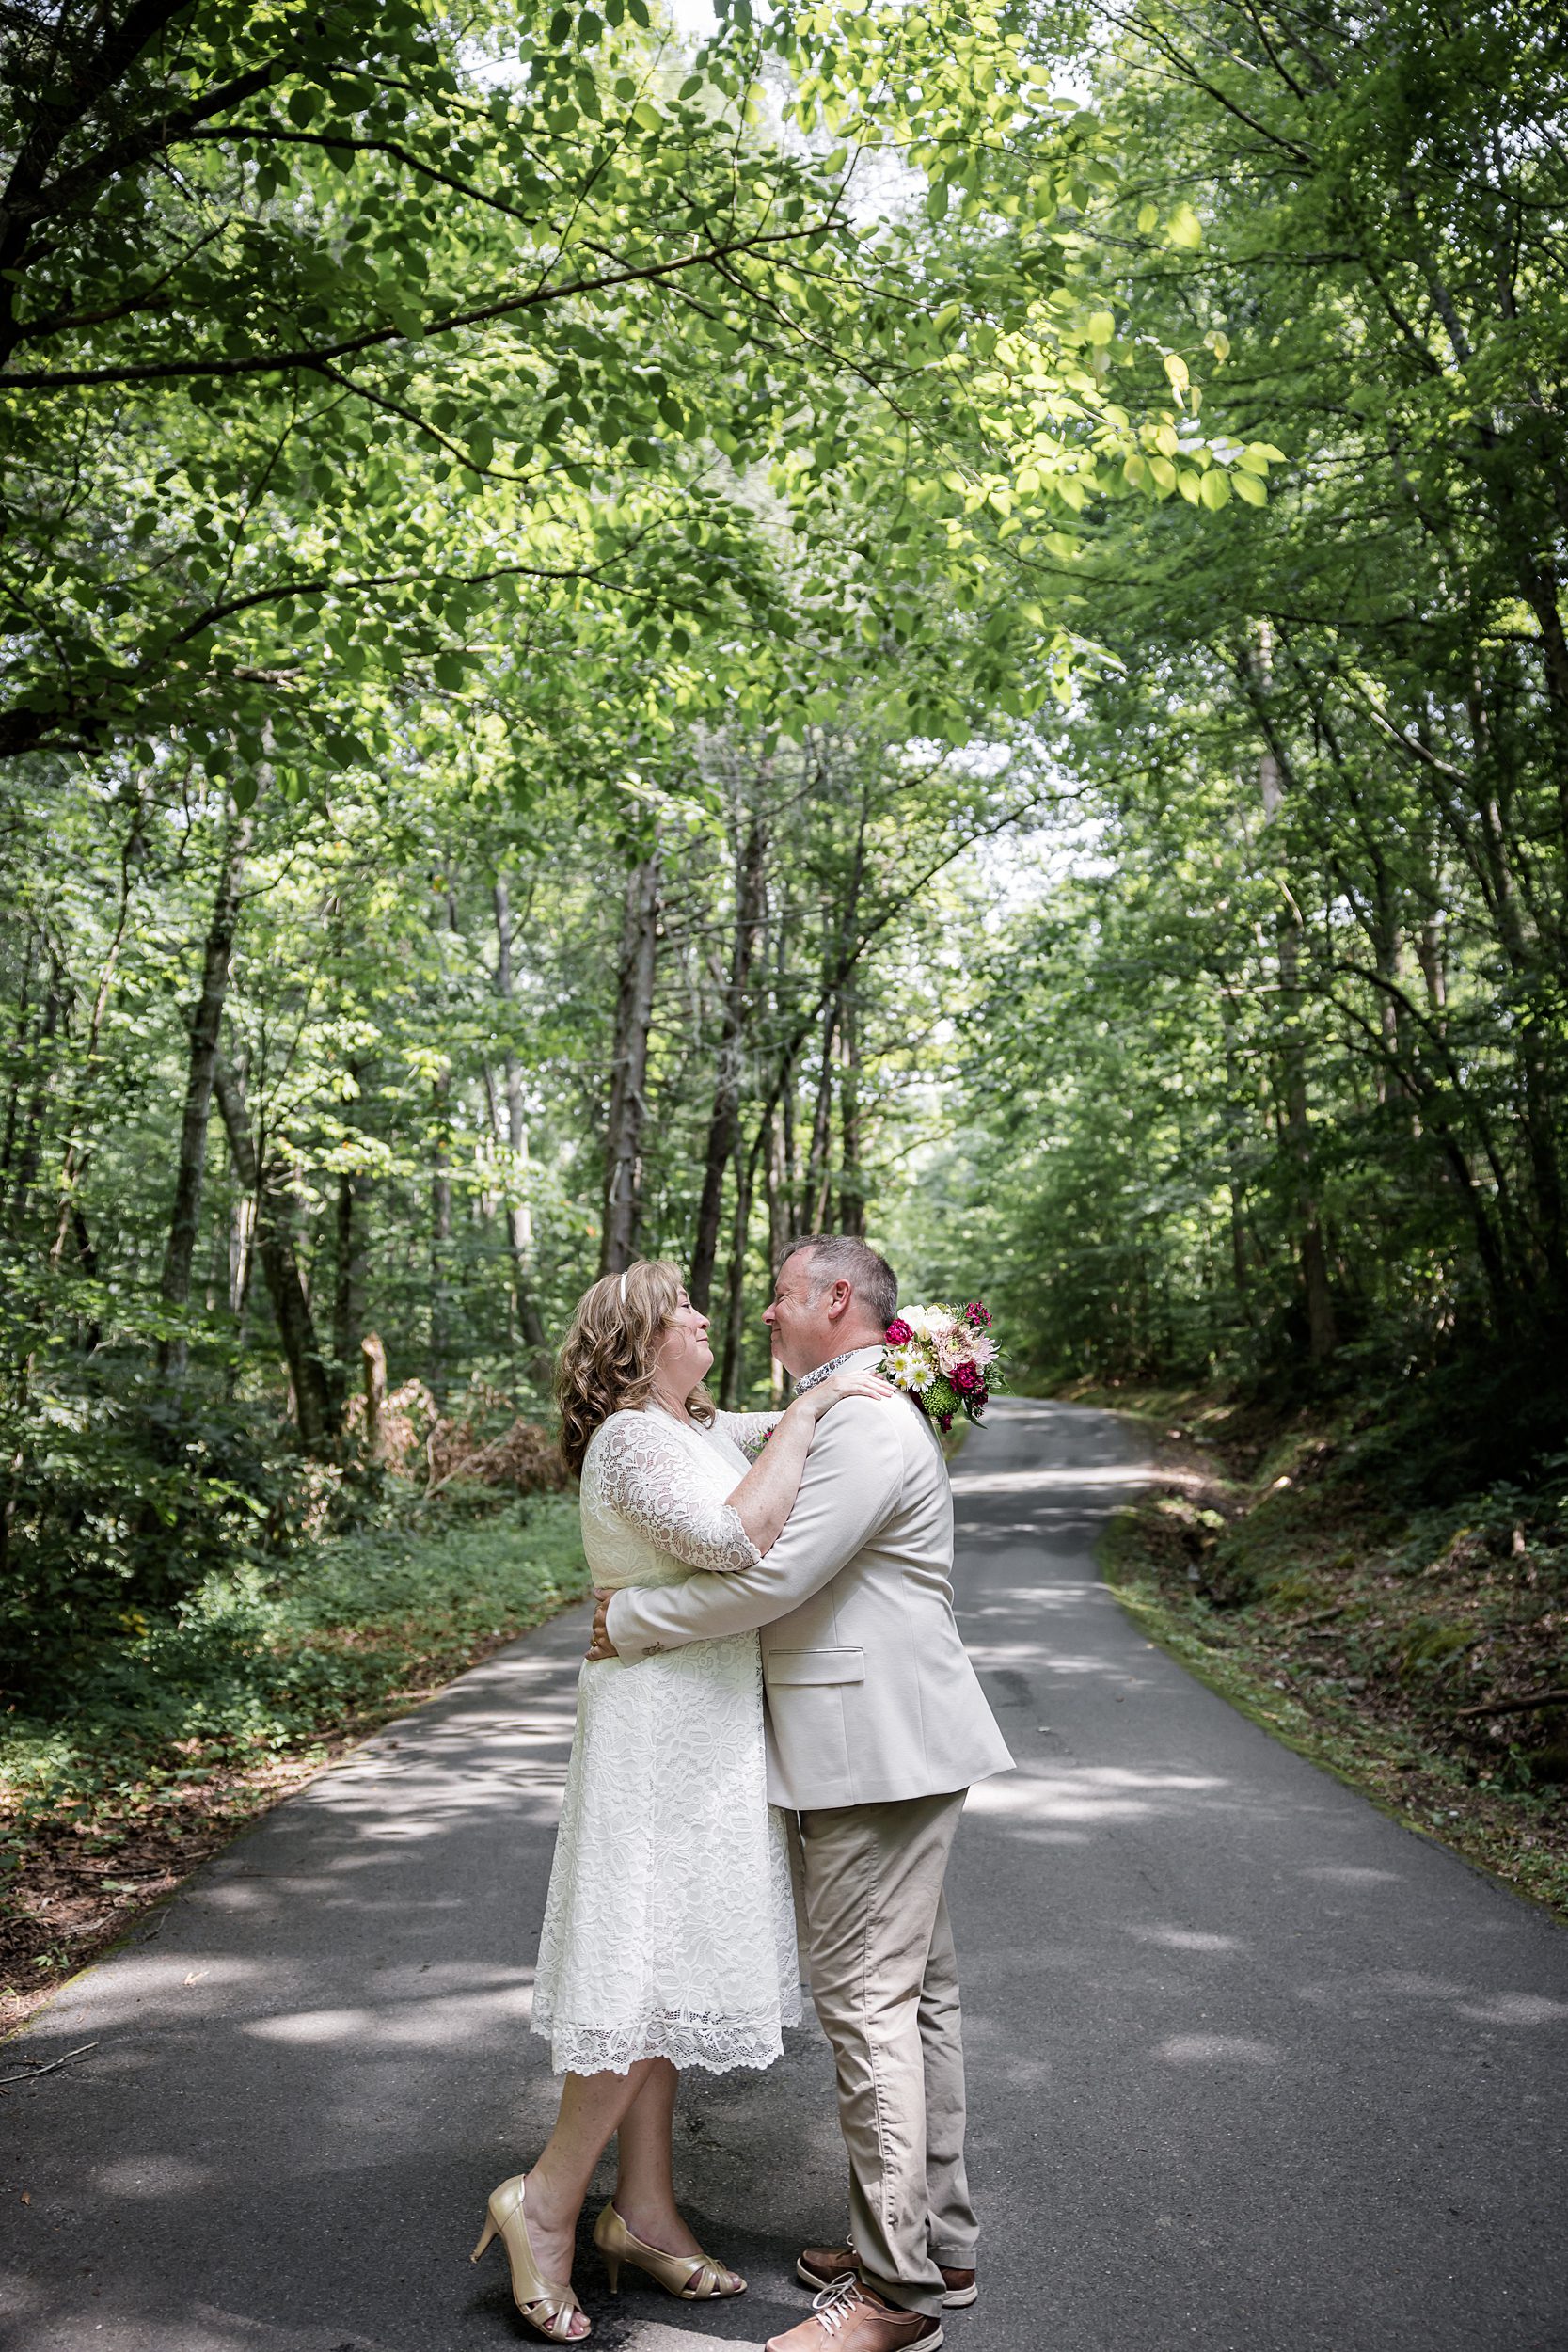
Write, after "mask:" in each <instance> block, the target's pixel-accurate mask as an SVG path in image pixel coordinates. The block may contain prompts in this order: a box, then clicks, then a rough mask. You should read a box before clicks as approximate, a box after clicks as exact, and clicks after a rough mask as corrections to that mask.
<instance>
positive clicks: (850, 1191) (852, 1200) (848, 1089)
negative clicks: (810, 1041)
mask: <svg viewBox="0 0 1568 2352" xmlns="http://www.w3.org/2000/svg"><path fill="white" fill-rule="evenodd" d="M843 1004H844V1009H843V1013H842V1016H841V1018H840V1022H839V1041H840V1054H841V1059H842V1067H841V1070H840V1073H839V1081H838V1131H839V1176H838V1220H837V1223H836V1224H835V1226H834V1228H833V1230H834V1232H839V1233H853V1234H854V1235H856V1236H857V1238H859V1239H863V1238H864V1235H865V1176H864V1172H863V1168H862V1167H861V1053H860V1023H859V1012H858V1009H857V1006H856V1003H855V995H854V990H853V987H852V986H850V987H847V989H846V990H845V993H844V999H843Z"/></svg>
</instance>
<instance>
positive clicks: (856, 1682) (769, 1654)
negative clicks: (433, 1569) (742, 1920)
mask: <svg viewBox="0 0 1568 2352" xmlns="http://www.w3.org/2000/svg"><path fill="white" fill-rule="evenodd" d="M878 1354H879V1351H878V1350H877V1349H875V1348H869V1349H865V1350H862V1351H859V1353H858V1360H860V1361H863V1362H864V1363H866V1364H873V1363H875V1362H876V1360H877V1357H878ZM952 1566H953V1497H952V1490H951V1489H950V1487H949V1486H948V1483H947V1466H946V1464H945V1462H944V1461H943V1459H942V1448H941V1446H940V1445H939V1444H938V1442H937V1438H936V1433H935V1431H934V1430H933V1429H932V1428H931V1426H930V1423H929V1422H927V1420H926V1419H925V1418H924V1416H923V1415H922V1414H921V1413H920V1412H919V1410H918V1409H917V1408H916V1407H915V1406H913V1405H911V1403H910V1402H909V1401H908V1399H907V1398H904V1397H901V1396H900V1397H888V1398H873V1397H856V1396H851V1397H846V1398H845V1399H844V1401H843V1402H842V1403H841V1404H838V1405H835V1406H833V1407H832V1411H831V1412H829V1413H827V1414H825V1415H824V1416H823V1419H822V1420H821V1422H819V1423H818V1424H817V1427H816V1434H815V1436H814V1438H813V1440H812V1448H811V1452H810V1454H808V1455H807V1457H806V1468H805V1474H804V1476H803V1477H802V1478H801V1481H800V1497H799V1499H798V1501H797V1502H796V1504H795V1508H794V1510H793V1511H792V1512H791V1513H790V1515H789V1523H788V1525H787V1526H786V1527H785V1529H784V1533H783V1534H782V1535H781V1536H780V1537H779V1539H778V1541H777V1543H775V1544H774V1546H773V1548H772V1549H771V1550H770V1551H769V1552H768V1553H767V1554H766V1555H765V1556H764V1558H763V1559H761V1560H759V1561H758V1562H757V1564H756V1565H755V1566H754V1567H751V1568H740V1569H736V1570H733V1571H731V1572H729V1573H727V1574H725V1575H721V1576H710V1575H705V1574H697V1575H693V1576H690V1577H688V1578H687V1580H686V1581H685V1582H684V1583H681V1584H671V1585H661V1586H658V1587H657V1589H656V1588H650V1587H642V1586H630V1587H628V1588H627V1589H626V1591H624V1592H619V1593H616V1594H615V1595H614V1597H612V1599H611V1600H610V1611H609V1615H608V1618H607V1624H608V1626H609V1630H610V1640H611V1641H612V1642H613V1643H614V1645H615V1647H616V1649H617V1651H618V1652H619V1653H620V1655H621V1657H622V1658H624V1659H626V1660H628V1661H631V1660H636V1659H639V1658H647V1657H652V1656H653V1655H655V1654H656V1653H657V1652H658V1651H660V1650H666V1649H675V1648H679V1647H680V1646H681V1645H684V1644H685V1643H688V1642H701V1641H708V1640H712V1639H713V1638H715V1637H716V1636H718V1635H721V1634H726V1633H740V1632H745V1631H748V1630H750V1629H751V1628H752V1627H753V1626H754V1627H757V1628H760V1629H761V1637H762V1672H763V1680H764V1683H765V1685H766V1688H767V1692H768V1796H769V1798H770V1799H771V1801H772V1803H773V1804H782V1805H789V1806H791V1807H794V1808H797V1809H798V1810H800V1811H802V1812H809V1811H815V1810H816V1809H817V1808H818V1807H827V1806H832V1805H847V1804H879V1803H884V1802H886V1801H888V1800H890V1799H897V1798H902V1797H927V1796H936V1795H939V1794H941V1793H942V1792H943V1791H945V1790H951V1789H958V1788H968V1787H969V1785H970V1783H971V1782H972V1781H975V1780H984V1779H986V1778H987V1777H988V1776H989V1775H990V1773H992V1772H1006V1771H1007V1770H1008V1769H1009V1768H1010V1766H1011V1764H1012V1760H1013V1759H1012V1757H1011V1756H1009V1755H1008V1753H1007V1750H1006V1744H1005V1742H1004V1740H1003V1738H1002V1734H1001V1732H1000V1731H999V1730H998V1729H997V1727H996V1722H995V1719H994V1717H993V1716H992V1714H991V1711H990V1708H989V1707H988V1706H987V1705H986V1702H985V1698H984V1696H983V1695H982V1693H981V1690H980V1685H979V1682H978V1680H977V1678H976V1677H975V1673H974V1667H973V1666H972V1665H971V1663H970V1661H969V1657H968V1653H967V1652H966V1651H965V1649H964V1645H963V1643H962V1642H961V1640H960V1639H959V1636H958V1625H957V1623H956V1622H955V1619H954V1615H953V1587H952V1582H951V1576H952Z"/></svg>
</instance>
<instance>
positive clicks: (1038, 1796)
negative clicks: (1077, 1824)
mask: <svg viewBox="0 0 1568 2352" xmlns="http://www.w3.org/2000/svg"><path fill="white" fill-rule="evenodd" d="M1226 1787H1227V1783H1226V1782H1225V1781H1224V1780H1220V1779H1213V1778H1209V1777H1206V1776H1204V1775H1203V1774H1200V1773H1194V1772H1129V1771H1126V1770H1124V1769H1123V1768H1122V1767H1120V1766H1118V1765H1114V1764H1085V1765H1083V1766H1081V1767H1079V1768H1077V1769H1076V1770H1073V1771H1069V1772H1048V1773H1042V1772H1013V1773H1009V1774H1008V1775H1007V1776H1006V1778H1005V1779H999V1780H982V1781H980V1782H978V1783H977V1784H976V1785H975V1787H974V1788H972V1789H971V1790H970V1792H969V1802H968V1804H967V1805H966V1807H965V1810H966V1812H968V1813H971V1814H979V1815H990V1816H991V1817H992V1818H993V1819H1001V1820H1007V1821H1018V1822H1022V1821H1050V1822H1056V1821H1131V1820H1138V1819H1140V1818H1142V1817H1145V1816H1147V1815H1148V1814H1150V1813H1154V1812H1158V1811H1162V1810H1164V1807H1165V1806H1166V1804H1168V1803H1169V1802H1170V1801H1171V1800H1172V1799H1178V1800H1180V1799H1186V1798H1190V1797H1195V1796H1202V1795H1204V1794H1206V1793H1207V1792H1208V1791H1210V1790H1212V1789H1217V1788H1226Z"/></svg>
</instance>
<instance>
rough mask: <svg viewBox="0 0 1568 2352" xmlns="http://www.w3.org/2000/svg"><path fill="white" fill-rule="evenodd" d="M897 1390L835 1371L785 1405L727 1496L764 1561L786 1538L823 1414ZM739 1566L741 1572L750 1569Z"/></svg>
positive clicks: (870, 1377)
mask: <svg viewBox="0 0 1568 2352" xmlns="http://www.w3.org/2000/svg"><path fill="white" fill-rule="evenodd" d="M895 1393H896V1391H895V1390H894V1389H893V1388H892V1387H891V1385H890V1384H889V1383H888V1382H887V1381H886V1380H883V1379H882V1378H881V1377H880V1376H879V1375H878V1374H877V1373H874V1372H835V1373H832V1374H831V1375H829V1377H828V1378H827V1379H826V1380H819V1381H818V1382H817V1384H816V1387H815V1388H813V1389H808V1390H807V1391H806V1392H805V1394H804V1395H803V1396H798V1397H797V1398H796V1399H795V1402H794V1403H793V1404H792V1405H790V1406H786V1407H785V1409H784V1412H783V1413H781V1414H780V1416H779V1418H778V1420H777V1421H776V1422H774V1424H773V1428H772V1432H771V1434H770V1435H769V1437H768V1442H767V1444H766V1445H765V1446H764V1447H763V1449H762V1452H761V1454H759V1455H758V1457H757V1459H756V1460H755V1461H754V1462H753V1463H752V1467H751V1469H750V1470H748V1471H747V1473H746V1475H745V1477H744V1478H743V1479H742V1480H741V1482H740V1484H739V1486H736V1489H735V1490H734V1492H733V1493H732V1494H731V1495H730V1496H729V1497H728V1501H729V1504H730V1508H731V1509H732V1510H733V1511H734V1512H736V1515H737V1516H738V1518H739V1520H740V1524H741V1525H742V1527H744V1529H745V1530H746V1533H747V1534H748V1535H749V1536H750V1537H751V1539H752V1543H753V1544H755V1546H756V1548H757V1555H758V1557H759V1558H761V1557H762V1556H763V1555H764V1554H765V1553H766V1552H768V1550H769V1549H771V1548H772V1546H773V1545H774V1544H775V1543H776V1542H777V1541H778V1539H779V1537H780V1535H781V1534H783V1533H784V1521H785V1520H786V1519H787V1518H788V1517H789V1515H790V1513H791V1511H792V1510H793V1509H794V1508H795V1498H796V1496H797V1495H798V1494H799V1493H800V1473H801V1471H802V1470H804V1469H805V1467H806V1455H807V1454H808V1453H809V1452H810V1450H811V1441H812V1437H813V1435H814V1433H815V1431H816V1424H817V1422H819V1421H820V1420H821V1418H822V1416H823V1414H824V1413H827V1412H831V1411H832V1407H833V1406H835V1405H837V1404H838V1403H839V1402H840V1400H841V1399H842V1398H844V1397H847V1396H893V1395H894V1394H895ZM751 1565H752V1562H750V1561H744V1560H743V1561H737V1562H736V1566H737V1567H750V1566H751Z"/></svg>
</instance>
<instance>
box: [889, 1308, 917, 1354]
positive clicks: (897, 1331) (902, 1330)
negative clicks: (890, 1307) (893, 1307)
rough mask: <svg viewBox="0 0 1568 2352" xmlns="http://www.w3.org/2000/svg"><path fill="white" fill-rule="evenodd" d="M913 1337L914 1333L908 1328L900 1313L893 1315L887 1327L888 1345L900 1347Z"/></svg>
mask: <svg viewBox="0 0 1568 2352" xmlns="http://www.w3.org/2000/svg"><path fill="white" fill-rule="evenodd" d="M913 1337H914V1333H913V1332H912V1331H911V1329H910V1327H909V1325H908V1324H907V1323H906V1322H905V1321H904V1319H903V1317H902V1315H895V1316H894V1318H893V1321H892V1322H891V1323H890V1324H889V1325H888V1327H887V1341H888V1345H889V1346H890V1347H902V1346H903V1345H904V1343H905V1342H906V1341H907V1340H912V1339H913Z"/></svg>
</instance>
